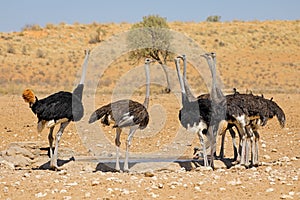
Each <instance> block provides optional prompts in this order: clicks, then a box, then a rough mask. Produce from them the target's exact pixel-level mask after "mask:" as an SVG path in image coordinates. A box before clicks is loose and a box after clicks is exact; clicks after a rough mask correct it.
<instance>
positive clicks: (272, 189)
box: [266, 188, 274, 192]
mask: <svg viewBox="0 0 300 200" xmlns="http://www.w3.org/2000/svg"><path fill="white" fill-rule="evenodd" d="M273 191H274V188H268V189H267V190H266V192H273Z"/></svg>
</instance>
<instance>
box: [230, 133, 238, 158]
mask: <svg viewBox="0 0 300 200" xmlns="http://www.w3.org/2000/svg"><path fill="white" fill-rule="evenodd" d="M229 133H230V135H231V139H232V145H233V160H234V161H236V160H237V157H238V149H237V146H236V141H235V135H236V134H235V131H234V130H233V129H232V128H230V129H229Z"/></svg>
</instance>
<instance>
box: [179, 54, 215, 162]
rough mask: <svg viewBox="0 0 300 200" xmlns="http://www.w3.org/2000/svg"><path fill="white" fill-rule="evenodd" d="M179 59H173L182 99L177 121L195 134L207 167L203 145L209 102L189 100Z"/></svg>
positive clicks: (205, 100)
mask: <svg viewBox="0 0 300 200" xmlns="http://www.w3.org/2000/svg"><path fill="white" fill-rule="evenodd" d="M180 58H182V56H178V57H177V58H175V65H176V70H177V76H178V80H179V84H180V88H181V97H182V108H181V109H180V111H179V121H180V123H181V125H182V126H183V127H184V128H186V129H187V130H188V131H191V132H196V133H197V135H198V137H199V140H200V144H201V146H202V148H203V160H204V166H206V167H207V166H209V165H208V159H207V153H206V146H205V144H204V134H206V132H207V128H208V124H209V120H210V115H211V110H210V106H211V105H210V104H211V102H210V100H209V99H196V100H189V98H188V96H187V93H186V90H185V88H186V87H185V84H184V81H183V79H182V77H181V73H180V65H179V62H180Z"/></svg>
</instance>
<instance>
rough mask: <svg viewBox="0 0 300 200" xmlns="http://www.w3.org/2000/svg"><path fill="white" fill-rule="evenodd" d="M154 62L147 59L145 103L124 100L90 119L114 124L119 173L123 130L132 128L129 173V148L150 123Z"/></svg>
mask: <svg viewBox="0 0 300 200" xmlns="http://www.w3.org/2000/svg"><path fill="white" fill-rule="evenodd" d="M151 62H154V61H153V60H150V59H149V58H146V59H145V73H146V96H145V100H144V103H143V104H141V103H139V102H136V101H133V100H130V99H123V100H119V101H116V102H113V103H109V104H107V105H105V106H102V107H100V108H98V109H97V110H95V111H94V112H93V113H92V114H91V116H90V119H89V123H93V122H95V121H97V120H99V119H101V123H102V124H103V125H106V126H109V125H110V122H111V121H112V122H113V123H114V125H113V128H116V138H115V144H116V147H117V148H116V167H115V169H116V170H117V171H119V170H120V164H119V156H120V155H119V148H120V145H121V142H120V135H121V132H122V128H125V127H130V131H129V134H128V138H127V140H126V155H125V163H124V171H128V170H129V168H128V157H129V155H128V154H129V147H130V145H131V140H132V137H133V135H134V133H135V131H136V130H137V129H144V128H146V126H147V125H148V122H149V114H148V112H147V108H148V104H149V95H150V72H149V70H150V69H149V65H150V63H151Z"/></svg>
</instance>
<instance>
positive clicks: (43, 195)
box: [35, 192, 47, 198]
mask: <svg viewBox="0 0 300 200" xmlns="http://www.w3.org/2000/svg"><path fill="white" fill-rule="evenodd" d="M45 196H47V193H42V192H39V193H37V194H35V197H37V198H41V197H45Z"/></svg>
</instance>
